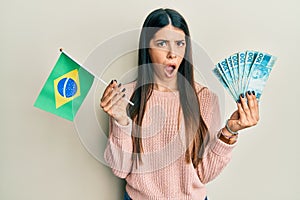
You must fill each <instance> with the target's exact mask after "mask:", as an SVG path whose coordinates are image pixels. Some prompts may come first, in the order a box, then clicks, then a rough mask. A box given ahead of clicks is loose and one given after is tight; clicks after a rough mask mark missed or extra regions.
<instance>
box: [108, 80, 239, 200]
mask: <svg viewBox="0 0 300 200" xmlns="http://www.w3.org/2000/svg"><path fill="white" fill-rule="evenodd" d="M134 86H135V83H130V84H127V85H125V88H126V96H127V97H130V96H131V94H132V93H133V90H134ZM196 91H197V94H198V98H199V99H200V111H201V115H202V117H203V119H204V121H205V123H206V125H207V126H208V128H209V132H210V134H211V139H210V142H209V145H208V146H207V147H206V149H205V153H204V156H203V160H202V162H201V164H199V166H197V167H196V168H194V167H193V164H192V163H189V164H188V163H187V162H186V161H185V157H184V155H185V150H186V148H185V134H184V130H185V128H184V127H185V126H184V122H183V116H182V114H181V112H182V111H181V112H180V101H179V92H160V91H157V90H153V93H152V95H151V97H150V99H149V101H148V103H147V108H146V112H145V115H144V119H143V127H142V137H143V140H142V141H143V150H144V153H143V154H142V161H143V163H142V164H137V163H136V162H134V163H133V162H132V151H133V145H132V139H131V130H132V128H133V126H134V125H133V123H132V121H131V120H130V124H129V125H127V126H121V125H120V124H118V123H117V122H116V121H115V120H111V121H110V135H109V140H108V144H107V147H106V150H105V155H104V156H105V160H106V162H107V164H108V165H109V166H110V167H111V168H112V171H113V173H114V174H115V175H116V176H118V177H120V178H125V179H126V182H127V185H126V191H127V192H128V194H129V196H130V197H131V198H132V199H133V200H148V199H149V200H150V199H151V200H167V199H168V200H170V199H173V200H185V199H186V200H187V199H188V200H190V199H193V200H203V199H204V198H205V196H206V189H205V184H206V183H207V182H209V181H211V180H212V179H214V178H215V177H216V176H218V175H219V174H220V172H221V171H222V170H223V168H224V167H225V166H226V165H227V164H228V162H229V161H230V158H231V151H232V149H233V148H234V146H235V145H228V144H226V143H223V142H222V141H221V140H219V139H218V138H217V136H216V135H217V133H218V130H219V129H220V128H221V126H220V114H219V104H218V98H217V96H216V95H215V94H213V93H212V92H211V91H209V90H208V89H207V88H204V87H202V86H201V85H199V84H196ZM178 122H179V123H178Z"/></svg>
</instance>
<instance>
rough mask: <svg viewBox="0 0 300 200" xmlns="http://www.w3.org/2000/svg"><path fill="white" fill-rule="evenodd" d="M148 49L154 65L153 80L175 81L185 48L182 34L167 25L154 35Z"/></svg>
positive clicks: (180, 31) (179, 30) (177, 29)
mask: <svg viewBox="0 0 300 200" xmlns="http://www.w3.org/2000/svg"><path fill="white" fill-rule="evenodd" d="M149 47H150V49H149V54H150V58H151V61H152V63H153V64H154V73H155V75H154V79H155V80H156V81H161V82H170V81H171V80H173V81H176V80H177V76H176V75H177V71H178V68H179V66H180V63H181V62H182V59H183V57H184V54H185V48H186V41H185V34H184V32H183V31H182V30H181V29H179V28H176V27H174V26H172V25H167V26H165V27H163V28H161V29H160V30H159V31H157V32H156V33H155V35H154V36H153V38H152V39H151V40H150V44H149Z"/></svg>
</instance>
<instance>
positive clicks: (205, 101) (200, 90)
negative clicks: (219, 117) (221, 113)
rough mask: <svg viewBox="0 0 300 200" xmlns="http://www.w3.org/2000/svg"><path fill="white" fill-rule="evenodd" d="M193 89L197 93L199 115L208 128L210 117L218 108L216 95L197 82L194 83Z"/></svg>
mask: <svg viewBox="0 0 300 200" xmlns="http://www.w3.org/2000/svg"><path fill="white" fill-rule="evenodd" d="M195 90H196V93H197V95H198V100H199V106H200V112H201V115H202V117H203V119H204V121H205V123H206V125H207V126H208V128H210V127H211V123H212V121H211V120H212V117H213V115H214V114H216V112H217V111H218V110H219V100H218V96H217V95H216V94H215V93H214V92H212V91H211V90H210V89H208V87H206V86H204V85H201V84H199V83H195Z"/></svg>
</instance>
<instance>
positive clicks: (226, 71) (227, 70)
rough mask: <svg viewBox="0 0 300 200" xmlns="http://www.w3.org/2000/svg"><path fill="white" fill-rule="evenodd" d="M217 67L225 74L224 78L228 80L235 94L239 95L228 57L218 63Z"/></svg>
mask: <svg viewBox="0 0 300 200" xmlns="http://www.w3.org/2000/svg"><path fill="white" fill-rule="evenodd" d="M217 67H218V68H219V71H220V72H222V73H221V74H222V75H223V76H224V79H225V80H226V83H227V84H228V86H229V88H230V89H231V90H232V92H233V93H234V94H236V96H238V91H237V90H236V89H235V87H234V83H233V77H232V75H231V72H230V68H229V66H228V64H227V59H225V60H222V61H221V62H220V63H218V65H217Z"/></svg>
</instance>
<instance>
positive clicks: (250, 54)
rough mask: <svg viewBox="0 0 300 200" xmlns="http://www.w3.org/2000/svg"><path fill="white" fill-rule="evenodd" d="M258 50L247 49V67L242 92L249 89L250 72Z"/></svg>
mask: <svg viewBox="0 0 300 200" xmlns="http://www.w3.org/2000/svg"><path fill="white" fill-rule="evenodd" d="M257 53H258V52H257V51H247V52H246V60H245V68H244V74H243V80H242V81H243V83H242V84H243V88H242V90H241V91H240V92H241V93H245V92H246V91H247V83H248V78H249V73H250V71H251V67H252V64H253V63H254V60H255V58H256V56H257Z"/></svg>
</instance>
